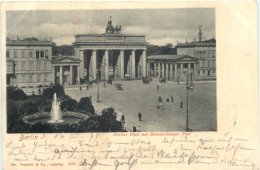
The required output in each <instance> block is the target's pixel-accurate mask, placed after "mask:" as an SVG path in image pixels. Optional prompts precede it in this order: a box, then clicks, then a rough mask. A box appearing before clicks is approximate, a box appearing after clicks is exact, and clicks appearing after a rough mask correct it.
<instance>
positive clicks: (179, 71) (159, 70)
mask: <svg viewBox="0 0 260 170" xmlns="http://www.w3.org/2000/svg"><path fill="white" fill-rule="evenodd" d="M184 64H185V65H186V66H187V67H185V68H184ZM147 65H148V66H147V67H148V68H149V71H148V74H149V76H154V77H158V78H165V79H166V80H175V81H178V80H179V81H181V80H184V79H185V78H186V77H185V76H184V74H185V75H187V74H191V73H192V75H193V78H196V76H197V75H196V65H197V64H196V63H167V62H148V64H147Z"/></svg>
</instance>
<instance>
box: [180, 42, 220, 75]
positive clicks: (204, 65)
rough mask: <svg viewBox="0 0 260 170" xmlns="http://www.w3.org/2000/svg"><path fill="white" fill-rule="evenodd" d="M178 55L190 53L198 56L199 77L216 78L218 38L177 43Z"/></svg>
mask: <svg viewBox="0 0 260 170" xmlns="http://www.w3.org/2000/svg"><path fill="white" fill-rule="evenodd" d="M176 48H177V55H189V56H192V57H196V58H198V64H197V68H196V69H197V73H196V74H197V79H198V80H199V79H201V80H214V79H216V40H215V39H211V40H208V41H201V42H191V43H177V45H176Z"/></svg>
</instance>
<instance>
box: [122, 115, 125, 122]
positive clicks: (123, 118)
mask: <svg viewBox="0 0 260 170" xmlns="http://www.w3.org/2000/svg"><path fill="white" fill-rule="evenodd" d="M121 122H122V123H125V116H124V115H122V116H121Z"/></svg>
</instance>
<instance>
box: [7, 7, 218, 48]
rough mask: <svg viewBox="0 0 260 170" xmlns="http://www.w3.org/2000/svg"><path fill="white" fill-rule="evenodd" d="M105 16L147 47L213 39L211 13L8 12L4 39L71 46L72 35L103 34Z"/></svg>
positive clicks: (202, 10) (124, 11)
mask: <svg viewBox="0 0 260 170" xmlns="http://www.w3.org/2000/svg"><path fill="white" fill-rule="evenodd" d="M109 16H112V21H113V26H116V25H122V33H124V34H142V35H145V36H146V41H147V42H149V43H151V44H156V45H165V44H166V43H172V44H173V45H175V44H176V42H177V40H178V41H179V42H185V41H186V39H188V41H193V39H194V38H196V40H198V30H199V28H198V26H199V25H201V26H203V27H202V31H203V36H202V39H203V40H205V39H210V38H215V9H213V8H204V9H200V8H192V9H152V10H73V11H8V12H7V15H6V17H7V18H6V19H7V26H6V29H7V37H8V38H10V39H16V37H17V36H19V37H20V39H23V38H28V37H36V38H39V39H44V38H49V37H52V39H53V41H54V42H55V43H56V44H57V45H63V44H64V45H71V44H72V43H73V42H74V40H75V38H74V35H75V34H88V33H97V34H102V33H105V27H106V25H107V21H108V20H109Z"/></svg>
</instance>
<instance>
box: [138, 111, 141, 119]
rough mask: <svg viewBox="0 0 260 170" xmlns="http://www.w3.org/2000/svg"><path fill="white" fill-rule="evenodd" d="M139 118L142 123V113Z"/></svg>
mask: <svg viewBox="0 0 260 170" xmlns="http://www.w3.org/2000/svg"><path fill="white" fill-rule="evenodd" d="M138 118H139V121H142V114H141V113H140V112H139V113H138Z"/></svg>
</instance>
